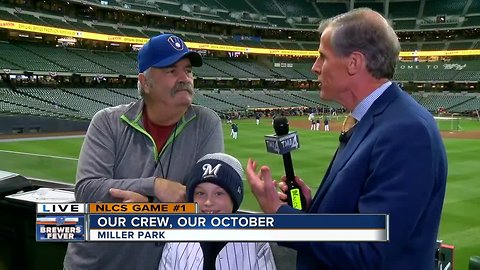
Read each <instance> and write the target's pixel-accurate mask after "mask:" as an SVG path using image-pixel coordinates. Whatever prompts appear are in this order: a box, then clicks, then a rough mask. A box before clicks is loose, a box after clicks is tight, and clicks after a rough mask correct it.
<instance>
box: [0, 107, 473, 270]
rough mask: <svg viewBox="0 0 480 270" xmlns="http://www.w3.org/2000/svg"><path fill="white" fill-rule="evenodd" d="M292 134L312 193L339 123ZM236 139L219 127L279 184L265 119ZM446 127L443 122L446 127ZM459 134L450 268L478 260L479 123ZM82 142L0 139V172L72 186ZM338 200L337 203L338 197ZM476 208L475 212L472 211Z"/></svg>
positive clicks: (244, 123)
mask: <svg viewBox="0 0 480 270" xmlns="http://www.w3.org/2000/svg"><path fill="white" fill-rule="evenodd" d="M289 120H290V123H291V128H290V129H291V130H296V131H298V134H299V139H300V149H298V150H296V151H294V152H292V159H293V163H294V168H295V174H296V175H298V176H300V177H301V178H302V179H304V180H305V181H306V182H307V183H308V184H309V186H310V187H311V188H312V189H313V191H312V192H315V190H316V189H317V188H318V186H319V184H320V182H321V180H322V177H323V174H324V173H325V170H326V169H327V166H328V164H329V162H330V159H331V158H332V156H333V154H334V152H335V149H336V147H337V144H338V132H337V131H336V129H337V128H336V127H338V125H339V121H340V120H341V119H338V120H337V119H335V118H334V119H332V120H333V121H332V124H331V125H332V126H331V127H332V128H331V130H332V131H330V132H325V131H323V125H322V126H321V127H320V131H311V130H310V128H309V123H308V120H307V119H306V116H305V117H298V118H290V119H289ZM236 123H237V124H238V127H239V133H238V134H239V135H238V139H237V140H233V139H232V138H231V137H230V136H229V134H230V126H229V125H227V124H224V135H225V150H226V152H227V153H229V154H232V155H234V156H236V157H237V158H238V159H239V160H240V161H241V162H242V164H243V165H244V166H245V165H246V161H247V159H248V158H249V157H252V158H254V159H255V160H257V161H258V163H259V164H266V165H268V166H270V168H271V169H272V171H273V176H274V177H275V178H276V179H278V178H280V176H282V175H283V174H284V170H283V163H282V158H281V156H278V155H274V154H269V153H267V152H266V149H265V143H264V135H267V134H272V133H274V132H273V128H272V125H271V120H270V119H261V122H260V125H258V126H257V125H256V124H255V119H247V120H239V121H236ZM450 125H451V124H449V123H447V124H446V126H450ZM459 125H460V131H453V132H451V131H448V130H446V131H444V132H443V135H444V142H445V145H446V148H447V154H448V163H449V174H448V183H447V193H446V198H445V204H444V209H443V215H442V221H441V227H440V233H439V236H438V239H442V240H443V241H444V243H447V244H451V245H454V246H455V253H454V258H455V269H467V265H468V259H469V257H470V256H473V255H480V215H478V207H479V205H480V170H479V166H480V139H479V137H480V136H479V135H480V121H478V119H460V121H459ZM82 141H83V139H82V138H81V137H79V138H56V137H52V138H42V137H36V138H26V139H15V140H1V139H0V170H4V171H10V172H16V173H19V174H22V175H25V176H28V177H34V178H41V179H48V180H55V181H61V182H68V183H74V182H75V170H76V165H77V158H78V154H79V151H80V147H81V144H82ZM245 194H246V197H245V200H244V202H243V205H242V207H241V208H242V209H244V210H253V211H258V210H259V208H258V205H257V203H256V201H255V200H254V198H253V195H251V193H250V191H249V188H248V185H246V192H245ZM339 200H341V198H339ZM475 209H477V210H475Z"/></svg>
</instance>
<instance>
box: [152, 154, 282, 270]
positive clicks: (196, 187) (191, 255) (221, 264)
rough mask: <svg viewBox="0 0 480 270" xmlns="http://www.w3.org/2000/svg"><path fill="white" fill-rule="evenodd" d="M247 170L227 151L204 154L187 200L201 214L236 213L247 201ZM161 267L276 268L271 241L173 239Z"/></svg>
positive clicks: (192, 177)
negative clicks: (245, 193)
mask: <svg viewBox="0 0 480 270" xmlns="http://www.w3.org/2000/svg"><path fill="white" fill-rule="evenodd" d="M242 176H243V169H242V165H241V164H240V162H239V161H238V160H237V159H236V158H234V157H232V156H230V155H227V154H223V153H214V154H207V155H205V156H204V157H202V158H201V159H200V160H199V161H198V162H197V164H195V166H194V167H193V170H192V172H191V174H190V176H189V178H188V179H187V183H186V186H187V201H188V202H196V203H198V207H199V209H200V212H201V213H204V214H225V213H235V212H236V211H237V210H238V208H239V206H240V204H241V202H242V200H243V181H242ZM158 269H159V270H170V269H172V270H174V269H200V270H201V269H204V270H206V269H208V270H210V269H229V270H235V269H238V270H241V269H244V270H249V269H258V270H269V269H274V270H275V269H276V266H275V261H274V259H273V254H272V250H271V249H270V245H269V244H268V243H259V242H248V243H246V242H228V243H227V242H201V243H199V242H188V243H187V242H181V243H177V242H170V243H166V244H165V247H164V248H163V254H162V259H161V260H160V264H159V267H158Z"/></svg>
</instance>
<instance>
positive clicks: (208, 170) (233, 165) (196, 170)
mask: <svg viewBox="0 0 480 270" xmlns="http://www.w3.org/2000/svg"><path fill="white" fill-rule="evenodd" d="M242 176H243V168H242V164H240V161H238V159H236V158H234V157H232V156H230V155H228V154H224V153H213V154H207V155H205V156H203V157H202V158H200V159H199V160H198V162H197V163H196V164H195V165H194V166H193V169H192V171H191V173H190V176H189V177H188V178H187V182H186V186H187V201H188V202H193V195H194V192H195V187H196V186H197V185H198V184H200V183H204V182H208V183H212V184H215V185H217V186H220V187H222V188H223V189H224V190H225V191H226V192H227V193H228V195H230V198H231V199H232V202H233V212H236V211H237V210H238V208H239V207H240V204H241V203H242V200H243V180H242Z"/></svg>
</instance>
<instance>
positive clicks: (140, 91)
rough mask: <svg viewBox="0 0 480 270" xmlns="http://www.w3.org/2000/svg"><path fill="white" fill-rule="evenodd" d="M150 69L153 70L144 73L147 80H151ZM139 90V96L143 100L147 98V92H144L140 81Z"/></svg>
mask: <svg viewBox="0 0 480 270" xmlns="http://www.w3.org/2000/svg"><path fill="white" fill-rule="evenodd" d="M150 69H151V68H147V69H146V70H145V71H144V72H143V75H144V76H145V79H147V80H149V79H150ZM137 90H138V95H139V96H140V97H142V98H143V97H144V96H145V91H143V87H142V84H141V83H140V80H137Z"/></svg>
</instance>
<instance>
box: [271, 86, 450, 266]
mask: <svg viewBox="0 0 480 270" xmlns="http://www.w3.org/2000/svg"><path fill="white" fill-rule="evenodd" d="M319 150H320V149H319ZM319 162H320V161H319ZM446 178H447V158H446V153H445V148H444V145H443V142H442V138H441V137H440V133H439V131H438V129H437V126H436V123H435V120H434V119H433V117H432V115H431V114H430V113H429V112H428V111H427V110H425V108H423V107H422V106H420V105H419V104H418V103H417V102H416V101H415V100H413V99H412V98H411V97H410V96H409V95H408V94H406V93H405V92H403V91H402V90H401V89H400V88H398V86H396V85H395V84H392V85H391V86H390V87H389V88H388V89H387V90H386V91H385V92H384V93H383V94H382V95H381V96H380V97H379V98H378V99H377V100H376V101H375V102H374V103H373V105H372V106H371V107H370V109H369V110H368V111H367V113H366V114H365V116H364V117H363V118H362V119H361V121H360V122H358V123H357V126H356V127H355V130H354V132H353V135H352V137H351V138H350V140H349V142H348V143H347V145H346V146H345V148H344V149H343V151H341V152H339V153H337V156H336V157H335V158H334V160H333V161H332V162H331V164H330V166H329V168H328V170H327V172H326V174H325V176H324V178H323V182H324V183H322V185H321V187H320V188H319V189H318V191H317V193H316V194H315V196H314V198H313V201H312V204H311V206H310V208H309V209H308V212H309V213H322V214H323V213H368V214H369V213H373V214H378V213H387V214H390V241H389V242H387V243H373V242H372V243H369V242H363V243H358V242H357V243H355V242H348V243H347V242H288V243H279V244H280V245H283V246H286V247H290V248H293V249H295V250H297V252H298V253H297V269H300V270H301V269H335V270H339V269H348V270H351V269H382V270H383V269H399V270H400V269H402V270H404V269H409V270H410V269H419V270H430V269H433V265H434V253H435V243H436V239H437V232H438V226H439V222H440V215H441V211H442V206H443V200H444V196H445V186H446ZM298 212H299V211H298V210H295V209H293V208H291V207H289V206H282V207H281V208H280V209H279V210H278V213H298Z"/></svg>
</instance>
